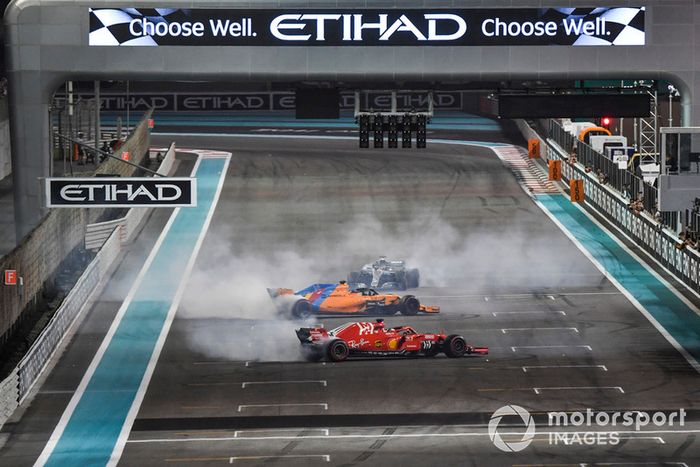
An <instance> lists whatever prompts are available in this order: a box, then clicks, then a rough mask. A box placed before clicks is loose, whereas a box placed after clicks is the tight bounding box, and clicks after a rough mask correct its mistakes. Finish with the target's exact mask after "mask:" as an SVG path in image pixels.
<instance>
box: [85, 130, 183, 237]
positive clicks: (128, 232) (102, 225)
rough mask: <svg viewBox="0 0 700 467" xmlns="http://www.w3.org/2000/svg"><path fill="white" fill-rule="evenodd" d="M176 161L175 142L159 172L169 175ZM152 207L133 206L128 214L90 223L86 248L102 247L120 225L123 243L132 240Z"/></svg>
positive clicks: (86, 233)
mask: <svg viewBox="0 0 700 467" xmlns="http://www.w3.org/2000/svg"><path fill="white" fill-rule="evenodd" d="M174 163H175V143H172V144H171V145H170V147H169V148H168V151H167V152H166V154H165V157H164V158H163V162H162V163H161V164H160V167H159V168H158V170H157V172H158V173H159V174H161V175H168V174H169V173H170V171H171V170H172V168H173V164H174ZM150 210H151V209H150V208H131V209H129V211H128V212H127V213H126V216H124V217H121V218H119V219H114V220H111V221H105V222H96V223H93V224H88V225H87V226H86V228H85V248H86V249H88V250H94V249H97V248H100V247H101V246H102V244H103V243H104V242H105V241H106V240H107V238H108V237H109V236H110V235H111V234H112V231H113V230H114V229H115V228H117V227H120V229H119V232H120V238H121V241H122V243H127V242H130V241H131V240H132V239H133V237H134V232H136V231H137V230H138V227H139V225H141V222H142V221H143V219H145V218H146V216H147V215H148V213H149V212H150Z"/></svg>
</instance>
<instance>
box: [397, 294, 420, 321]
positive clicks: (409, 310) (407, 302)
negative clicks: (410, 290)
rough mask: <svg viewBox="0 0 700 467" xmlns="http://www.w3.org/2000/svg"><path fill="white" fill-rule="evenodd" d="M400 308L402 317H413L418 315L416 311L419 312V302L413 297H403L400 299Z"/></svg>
mask: <svg viewBox="0 0 700 467" xmlns="http://www.w3.org/2000/svg"><path fill="white" fill-rule="evenodd" d="M400 307H401V308H400V311H401V314H402V315H404V316H414V315H416V314H418V310H420V302H419V301H418V299H417V298H416V297H414V296H413V295H404V296H403V297H401V304H400Z"/></svg>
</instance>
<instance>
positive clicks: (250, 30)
mask: <svg viewBox="0 0 700 467" xmlns="http://www.w3.org/2000/svg"><path fill="white" fill-rule="evenodd" d="M89 11H90V36H89V45H92V46H175V45H186V46H200V45H201V46H207V45H208V46H284V45H290V46H293V45H297V46H298V45H307V46H415V45H428V46H472V45H475V46H478V45H512V46H516V45H572V46H579V45H598V46H608V45H644V43H645V32H644V31H645V25H644V13H645V7H596V8H503V9H496V8H487V9H478V8H473V9H412V8H407V9H392V10H379V9H361V10H356V9H354V10H343V9H322V10H315V9H314V10H308V9H307V10H289V9H285V10H283V9H271V10H253V9H208V8H197V9H173V8H91V9H90V10H89Z"/></svg>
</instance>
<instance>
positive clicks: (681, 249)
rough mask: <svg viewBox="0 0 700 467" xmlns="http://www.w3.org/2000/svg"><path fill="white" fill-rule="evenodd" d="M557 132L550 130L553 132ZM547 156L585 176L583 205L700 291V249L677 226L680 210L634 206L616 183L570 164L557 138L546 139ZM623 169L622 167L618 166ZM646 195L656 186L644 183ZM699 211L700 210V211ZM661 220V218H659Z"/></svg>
mask: <svg viewBox="0 0 700 467" xmlns="http://www.w3.org/2000/svg"><path fill="white" fill-rule="evenodd" d="M553 134H555V133H554V132H551V133H550V136H552V135H553ZM546 143H547V144H546V157H547V159H554V160H562V161H563V162H564V163H563V164H562V178H563V179H564V180H565V181H566V182H568V181H569V180H571V179H572V178H578V179H584V180H586V183H584V187H585V195H586V197H585V203H583V207H584V208H585V209H588V210H591V211H593V212H595V213H597V214H599V215H602V216H603V217H605V218H606V219H608V220H609V221H610V222H611V223H612V224H613V225H615V226H616V227H617V228H618V229H620V230H621V231H622V232H623V233H624V234H625V235H627V236H628V237H629V238H631V239H632V240H633V241H634V242H635V244H636V245H639V246H640V247H641V248H642V249H643V250H644V251H645V252H646V253H648V254H649V255H650V256H652V257H653V258H654V259H656V260H657V261H658V262H659V263H660V264H661V265H663V266H664V267H665V268H666V269H668V270H669V271H671V273H673V274H674V275H675V276H676V277H678V279H680V280H681V281H682V282H683V283H684V284H686V285H687V286H688V287H690V288H691V289H693V290H695V291H696V292H700V253H699V252H698V251H697V250H696V248H689V247H687V246H686V245H685V244H684V242H683V240H682V239H681V238H679V237H678V236H677V235H676V234H675V231H674V230H673V229H668V228H664V225H669V224H670V225H673V226H675V221H676V220H677V216H678V213H676V212H664V213H657V214H658V215H657V216H656V217H654V216H653V215H652V214H649V213H645V212H637V211H635V210H633V209H630V206H629V203H628V201H629V199H626V198H623V197H622V194H621V193H619V192H617V190H615V189H614V188H613V187H612V186H610V185H607V184H601V183H599V182H598V178H597V177H596V176H595V174H594V173H592V172H591V171H586V169H585V167H582V166H581V165H580V164H568V163H567V162H568V159H569V157H570V152H569V151H567V150H566V149H565V148H563V147H561V146H560V145H559V143H558V142H556V140H555V139H554V138H550V139H548V140H547V141H546ZM618 170H619V169H618ZM642 189H643V190H647V191H646V192H645V193H646V194H645V196H649V197H652V196H654V195H655V193H656V188H654V187H653V186H651V185H649V184H647V183H643V184H642ZM696 214H697V213H696ZM659 221H661V222H659ZM692 222H695V223H696V225H695V228H700V215H698V217H696V218H693V220H692Z"/></svg>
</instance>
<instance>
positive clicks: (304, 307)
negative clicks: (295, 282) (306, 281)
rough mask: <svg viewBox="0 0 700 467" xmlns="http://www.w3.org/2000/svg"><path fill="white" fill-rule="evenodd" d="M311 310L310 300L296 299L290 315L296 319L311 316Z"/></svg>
mask: <svg viewBox="0 0 700 467" xmlns="http://www.w3.org/2000/svg"><path fill="white" fill-rule="evenodd" d="M313 311H314V310H313V308H312V307H311V302H310V301H308V300H306V299H302V300H297V301H296V302H295V303H294V305H292V316H293V317H295V318H297V319H306V318H308V317H309V316H311V314H312V313H313Z"/></svg>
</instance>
